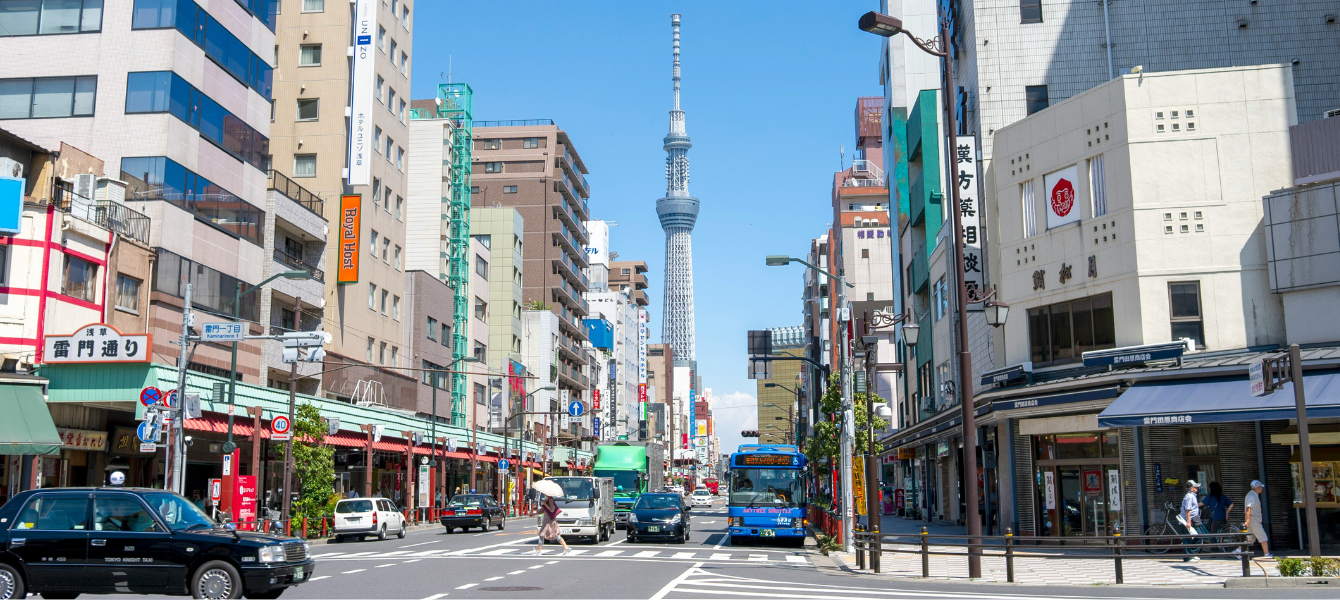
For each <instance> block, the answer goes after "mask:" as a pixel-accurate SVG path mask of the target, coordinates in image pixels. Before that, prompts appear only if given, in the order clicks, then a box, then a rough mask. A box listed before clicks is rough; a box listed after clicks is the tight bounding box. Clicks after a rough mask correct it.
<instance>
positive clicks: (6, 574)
mask: <svg viewBox="0 0 1340 600" xmlns="http://www.w3.org/2000/svg"><path fill="white" fill-rule="evenodd" d="M27 596H28V590H26V589H24V587H23V576H22V575H20V574H19V572H18V570H17V569H15V568H14V567H11V566H9V565H6V564H0V600H10V599H11V598H26V597H27Z"/></svg>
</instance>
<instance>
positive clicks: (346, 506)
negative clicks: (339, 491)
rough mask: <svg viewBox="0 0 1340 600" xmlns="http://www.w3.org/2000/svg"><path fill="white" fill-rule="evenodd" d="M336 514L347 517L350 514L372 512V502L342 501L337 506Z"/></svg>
mask: <svg viewBox="0 0 1340 600" xmlns="http://www.w3.org/2000/svg"><path fill="white" fill-rule="evenodd" d="M335 512H336V514H341V515H347V514H350V513H365V512H372V501H371V500H341V501H340V503H339V504H336V505H335Z"/></svg>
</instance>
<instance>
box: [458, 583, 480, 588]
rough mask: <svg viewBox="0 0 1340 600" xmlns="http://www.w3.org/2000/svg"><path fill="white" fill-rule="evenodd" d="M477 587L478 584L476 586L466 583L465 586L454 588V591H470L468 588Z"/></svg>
mask: <svg viewBox="0 0 1340 600" xmlns="http://www.w3.org/2000/svg"><path fill="white" fill-rule="evenodd" d="M477 585H479V584H478V583H467V584H465V585H458V586H456V589H458V590H468V589H470V588H472V587H475V586H477Z"/></svg>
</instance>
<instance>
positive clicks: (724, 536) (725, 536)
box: [712, 535, 730, 550]
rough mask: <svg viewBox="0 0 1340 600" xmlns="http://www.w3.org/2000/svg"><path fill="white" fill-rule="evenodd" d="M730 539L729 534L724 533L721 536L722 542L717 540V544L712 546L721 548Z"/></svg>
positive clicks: (714, 548)
mask: <svg viewBox="0 0 1340 600" xmlns="http://www.w3.org/2000/svg"><path fill="white" fill-rule="evenodd" d="M729 541H730V536H729V535H723V536H721V541H720V542H717V545H715V546H712V549H713V550H720V549H721V547H722V546H724V545H726V542H729Z"/></svg>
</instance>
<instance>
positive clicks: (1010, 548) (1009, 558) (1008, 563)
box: [1005, 527, 1014, 583]
mask: <svg viewBox="0 0 1340 600" xmlns="http://www.w3.org/2000/svg"><path fill="white" fill-rule="evenodd" d="M1005 581H1008V582H1010V583H1014V529H1013V528H1011V527H1006V528H1005Z"/></svg>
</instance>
